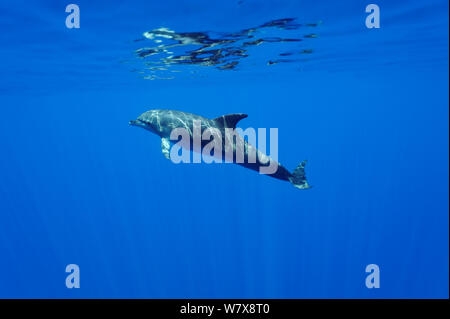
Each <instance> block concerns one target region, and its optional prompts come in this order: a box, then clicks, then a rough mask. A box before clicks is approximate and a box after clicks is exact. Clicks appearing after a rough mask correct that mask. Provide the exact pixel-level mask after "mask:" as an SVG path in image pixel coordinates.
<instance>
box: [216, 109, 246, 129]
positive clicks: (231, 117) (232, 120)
mask: <svg viewBox="0 0 450 319" xmlns="http://www.w3.org/2000/svg"><path fill="white" fill-rule="evenodd" d="M247 116H248V115H247V114H241V113H237V114H228V115H222V116H219V117H218V118H215V119H214V121H216V123H218V124H219V125H221V126H223V127H231V128H236V124H237V123H238V122H239V121H240V120H242V119H245V118H246V117H247Z"/></svg>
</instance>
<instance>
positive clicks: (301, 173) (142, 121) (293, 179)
mask: <svg viewBox="0 0 450 319" xmlns="http://www.w3.org/2000/svg"><path fill="white" fill-rule="evenodd" d="M246 117H247V115H246V114H228V115H223V116H220V117H218V118H215V119H208V118H205V117H202V116H200V115H196V114H192V113H186V112H181V111H173V110H150V111H147V112H145V113H143V114H141V115H140V116H139V117H138V118H137V119H136V120H132V121H130V122H129V124H130V125H133V126H138V127H142V128H144V129H146V130H148V131H150V132H152V133H154V134H156V135H158V136H159V137H161V151H162V153H163V154H164V156H165V157H166V158H168V159H170V151H169V149H170V136H171V133H172V131H173V130H175V129H184V130H185V131H186V132H188V134H189V143H187V144H185V145H181V147H183V148H185V149H189V151H195V152H200V153H201V149H200V148H203V147H204V146H206V145H207V144H208V143H209V142H210V141H209V140H207V141H205V140H203V139H202V140H201V143H200V145H199V147H200V148H197V149H196V148H195V143H193V141H194V140H195V138H196V136H195V135H196V134H197V135H200V136H202V134H203V133H204V132H205V131H206V130H208V129H209V130H215V132H219V133H220V134H221V136H224V137H227V134H228V135H229V134H230V131H232V132H233V131H234V130H235V129H236V124H237V123H238V122H239V121H240V120H242V119H243V118H246ZM194 123H197V125H198V124H199V123H201V125H198V129H197V130H196V127H195V124H194ZM196 131H197V133H195V132H196ZM197 137H198V136H197ZM229 141H232V143H231V144H230V143H229ZM221 143H223V144H222V145H223V148H221V149H222V150H223V152H221V154H220V157H221V158H222V159H225V160H227V159H228V160H230V158H227V155H228V156H229V155H231V162H233V163H235V164H238V165H241V166H244V167H246V168H249V169H252V170H256V171H260V172H261V169H263V168H265V167H266V168H267V167H268V165H269V164H268V163H270V165H275V170H274V171H273V173H272V174H267V175H269V176H271V177H274V178H277V179H281V180H283V181H289V182H290V183H291V184H292V185H294V186H295V187H297V188H300V189H306V188H310V186H309V185H308V183H307V181H306V176H305V164H306V161H303V162H301V163H300V164H299V165H298V166H297V168H296V169H295V170H294V171H293V172H292V173H290V172H289V171H288V170H287V169H286V168H285V167H283V166H282V165H281V164H280V163H278V162H276V161H274V160H273V159H271V158H270V157H268V156H267V155H265V154H264V153H262V152H260V151H259V150H257V149H256V147H254V146H253V145H251V144H250V143H248V142H247V141H246V140H245V139H244V138H243V137H242V136H240V135H239V134H236V135H234V138H233V137H231V138H230V139H227V138H223V139H221ZM227 147H228V149H230V148H229V147H231V151H230V152H229V153H227V154H226V152H225V150H226V149H227ZM240 151H242V153H243V154H244V160H243V161H242V162H235V161H233V159H234V158H237V154H238V152H240ZM252 152H253V153H252ZM230 153H231V154H230ZM250 154H257V156H255V158H254V161H250V160H249V158H250Z"/></svg>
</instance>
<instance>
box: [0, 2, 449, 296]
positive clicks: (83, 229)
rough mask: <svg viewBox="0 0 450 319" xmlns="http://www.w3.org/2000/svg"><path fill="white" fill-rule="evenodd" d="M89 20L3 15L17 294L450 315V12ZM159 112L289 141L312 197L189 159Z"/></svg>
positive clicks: (281, 6)
mask: <svg viewBox="0 0 450 319" xmlns="http://www.w3.org/2000/svg"><path fill="white" fill-rule="evenodd" d="M69 3H70V2H67V3H66V2H64V1H33V2H30V1H2V2H1V3H0V15H1V19H0V26H1V29H2V31H1V32H0V40H1V43H2V44H1V51H0V58H1V61H2V62H1V66H0V73H1V77H0V105H1V112H2V114H1V116H0V154H1V156H0V297H1V298H448V296H449V215H448V210H449V197H448V192H449V135H448V132H449V120H448V119H449V108H448V105H449V95H448V85H449V73H448V70H449V65H448V58H449V56H448V46H449V43H448V10H449V8H448V1H441V0H432V1H425V0H411V1H401V2H400V1H385V0H383V1H381V0H377V1H376V2H375V3H376V4H377V5H378V6H379V7H380V13H381V24H380V26H381V27H380V28H379V29H368V28H366V25H365V19H366V17H367V15H368V13H366V12H365V8H366V6H367V5H368V4H370V3H372V2H370V1H366V2H365V1H361V0H355V1H339V2H335V1H298V0H297V1H293V0H277V1H274V0H270V1H268V0H264V1H262V0H260V1H256V0H236V1H206V0H189V1H187V0H186V1H185V0H178V1H174V0H166V1H156V0H151V1H116V2H112V1H87V0H77V1H76V2H75V3H76V4H78V5H79V8H80V28H79V29H68V28H67V27H66V25H65V20H66V17H67V16H68V15H69V13H66V12H65V8H66V6H67V5H68V4H69ZM274 21H275V22H274ZM161 28H164V29H161ZM249 29H250V30H249ZM152 30H160V31H161V30H163V31H164V32H169V33H170V32H172V33H170V34H169V35H171V36H167V33H165V35H166V36H164V34H162V33H159V35H158V34H155V33H154V32H153V33H151V32H152ZM160 31H159V32H160ZM144 32H150V33H147V35H149V34H152V36H148V37H145V36H143V34H144ZM194 32H195V33H196V34H194V35H192V34H190V35H189V34H188V35H186V34H183V33H194ZM161 34H162V36H161ZM174 34H176V35H177V36H178V40H177V39H175V37H174V36H173V35H174ZM180 34H181V36H180ZM233 37H234V39H235V40H236V41H234V40H233V39H232V38H233ZM155 39H156V40H158V41H155ZM180 39H181V40H180ZM232 40H233V41H232ZM258 40H259V41H258ZM183 41H184V42H183ZM189 41H190V42H189ZM202 41H203V46H205V43H206V44H207V45H206V49H205V50H211V51H208V52H207V53H208V54H206V55H201V54H203V52H200V53H199V52H197V51H195V50H198V48H199V47H202V45H199V42H200V43H201V42H202ZM255 41H256V42H255ZM248 42H250V43H248ZM180 43H182V44H183V45H176V46H172V45H173V44H180ZM246 43H247V44H246ZM155 48H156V51H155ZM192 52H194V54H193V53H192ZM174 57H175V59H174ZM155 108H168V109H176V110H181V111H186V112H192V113H196V114H199V115H202V116H205V117H208V118H215V117H218V116H220V115H223V114H228V113H246V114H248V115H249V116H248V118H247V119H244V120H242V121H241V122H240V123H239V126H240V127H242V128H243V129H245V128H247V127H253V128H259V127H261V128H264V127H265V128H271V127H274V128H278V139H279V144H278V145H279V146H278V148H279V151H278V158H279V160H280V162H281V163H282V164H283V165H284V166H285V167H287V168H288V169H290V170H292V169H294V168H295V167H296V166H297V165H298V164H299V163H300V161H302V160H304V159H307V160H308V164H307V166H306V174H307V177H308V181H309V183H310V184H311V185H313V188H311V189H308V190H299V189H296V188H294V187H292V185H290V184H289V183H286V182H282V181H279V180H276V179H273V178H269V177H267V176H263V175H260V174H257V173H255V172H254V171H251V170H246V169H244V168H242V167H239V166H237V165H231V164H205V163H203V164H174V163H172V162H171V161H168V160H167V159H165V158H164V156H163V155H162V154H161V149H160V139H159V138H158V137H157V136H155V135H153V134H150V133H149V132H146V131H144V130H142V129H137V128H135V127H131V126H129V125H128V121H129V120H132V119H135V118H136V117H137V116H138V115H140V114H141V113H143V112H145V111H147V110H150V109H155ZM68 264H77V265H79V267H80V286H81V288H80V289H67V288H66V286H65V279H66V276H67V275H68V274H67V273H66V272H65V268H66V265H68ZM368 264H377V265H378V266H379V268H380V288H378V289H368V288H366V286H365V279H366V276H367V275H368V274H367V273H366V272H365V268H366V266H367V265H368Z"/></svg>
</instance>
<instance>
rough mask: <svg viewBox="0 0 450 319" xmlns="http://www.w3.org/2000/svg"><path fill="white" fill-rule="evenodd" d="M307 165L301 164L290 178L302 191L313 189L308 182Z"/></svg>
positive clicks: (304, 162)
mask: <svg viewBox="0 0 450 319" xmlns="http://www.w3.org/2000/svg"><path fill="white" fill-rule="evenodd" d="M305 165H306V161H303V162H301V163H300V164H299V165H298V166H297V168H296V169H295V170H294V172H292V174H291V176H290V177H289V181H290V182H291V184H292V185H294V186H295V187H297V188H300V189H307V188H310V187H311V186H309V185H308V182H307V181H306V175H305Z"/></svg>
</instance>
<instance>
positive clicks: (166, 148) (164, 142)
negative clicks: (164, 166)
mask: <svg viewBox="0 0 450 319" xmlns="http://www.w3.org/2000/svg"><path fill="white" fill-rule="evenodd" d="M161 152H162V153H163V155H164V157H165V158H167V159H170V142H169V139H168V138H165V137H163V138H162V139H161Z"/></svg>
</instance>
